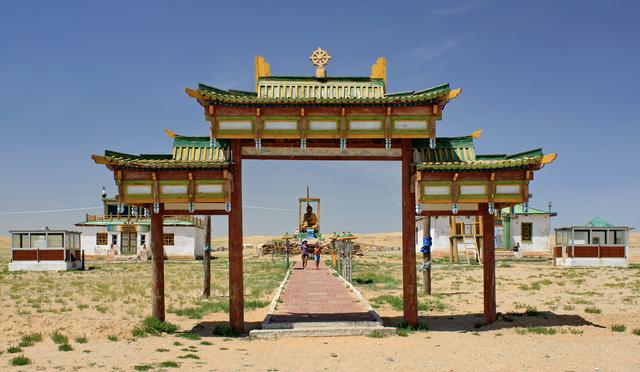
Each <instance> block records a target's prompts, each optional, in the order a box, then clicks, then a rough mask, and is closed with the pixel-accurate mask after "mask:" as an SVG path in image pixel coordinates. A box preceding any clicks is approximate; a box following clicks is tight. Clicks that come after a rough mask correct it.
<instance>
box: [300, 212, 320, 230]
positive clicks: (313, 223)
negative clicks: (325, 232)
mask: <svg viewBox="0 0 640 372" xmlns="http://www.w3.org/2000/svg"><path fill="white" fill-rule="evenodd" d="M309 229H313V231H318V217H316V214H315V213H313V207H311V206H310V205H307V213H305V214H304V217H302V226H300V231H301V232H303V231H307V230H309Z"/></svg>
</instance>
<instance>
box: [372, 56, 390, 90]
mask: <svg viewBox="0 0 640 372" xmlns="http://www.w3.org/2000/svg"><path fill="white" fill-rule="evenodd" d="M370 77H371V78H372V79H382V81H384V84H385V85H386V84H387V59H386V58H384V57H380V58H378V59H377V60H376V63H374V64H373V65H372V66H371V76H370Z"/></svg>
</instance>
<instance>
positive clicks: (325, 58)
mask: <svg viewBox="0 0 640 372" xmlns="http://www.w3.org/2000/svg"><path fill="white" fill-rule="evenodd" d="M309 59H310V60H311V63H313V64H314V65H315V66H316V77H317V78H318V79H323V78H326V77H327V70H325V69H324V66H326V65H327V63H329V60H330V59H331V56H330V55H329V53H327V51H326V50H324V49H322V48H320V47H318V49H316V50H314V51H313V52H312V53H311V55H310V56H309Z"/></svg>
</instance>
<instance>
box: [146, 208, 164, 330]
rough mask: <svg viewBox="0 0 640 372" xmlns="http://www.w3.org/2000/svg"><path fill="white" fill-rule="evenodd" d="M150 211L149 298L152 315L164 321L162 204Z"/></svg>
mask: <svg viewBox="0 0 640 372" xmlns="http://www.w3.org/2000/svg"><path fill="white" fill-rule="evenodd" d="M149 209H150V211H151V268H152V270H153V273H152V276H151V278H152V279H151V282H152V283H151V298H152V301H153V305H152V306H153V309H152V312H151V313H152V315H153V317H154V318H156V319H158V320H161V321H163V322H164V230H163V222H164V217H163V213H164V206H163V205H162V204H160V211H159V213H154V211H153V208H149Z"/></svg>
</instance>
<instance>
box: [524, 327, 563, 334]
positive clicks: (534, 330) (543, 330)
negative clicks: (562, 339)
mask: <svg viewBox="0 0 640 372" xmlns="http://www.w3.org/2000/svg"><path fill="white" fill-rule="evenodd" d="M527 332H529V333H535V334H537V335H545V336H552V335H555V334H556V333H557V331H556V329H555V328H551V327H528V328H527Z"/></svg>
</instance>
